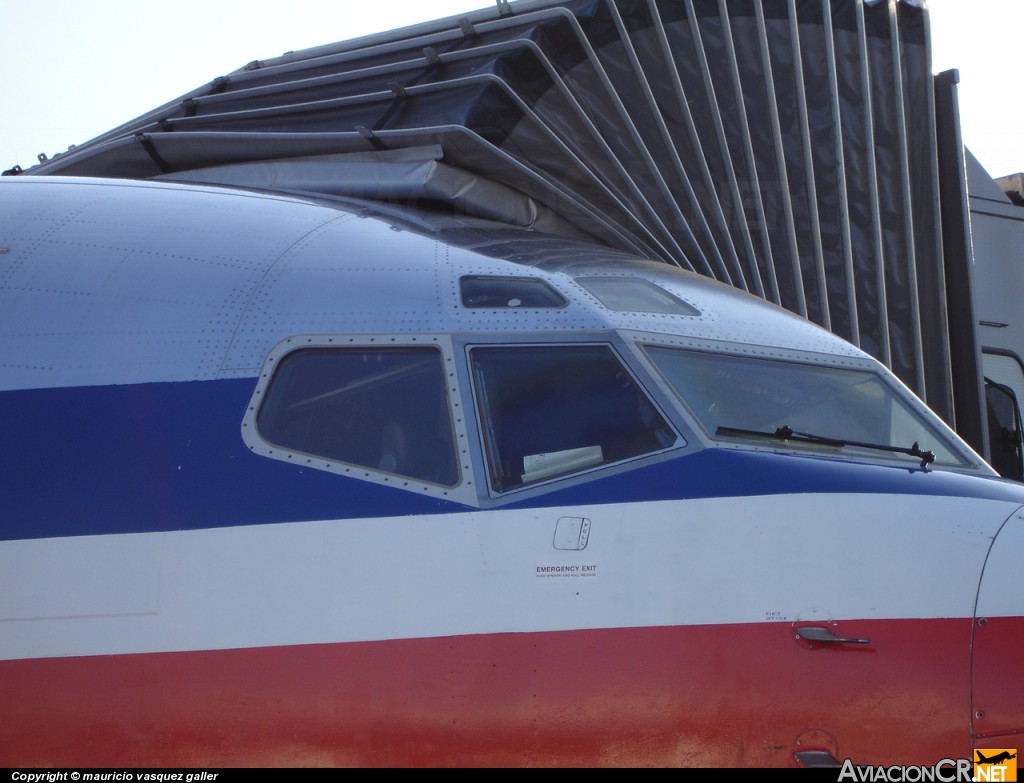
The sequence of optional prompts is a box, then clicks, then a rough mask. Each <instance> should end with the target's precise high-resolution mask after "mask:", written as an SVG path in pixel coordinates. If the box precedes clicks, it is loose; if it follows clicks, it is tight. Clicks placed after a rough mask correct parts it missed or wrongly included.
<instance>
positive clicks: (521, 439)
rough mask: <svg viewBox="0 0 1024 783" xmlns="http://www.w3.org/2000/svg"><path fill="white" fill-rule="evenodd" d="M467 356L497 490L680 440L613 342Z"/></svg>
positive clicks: (479, 351) (489, 349)
mask: <svg viewBox="0 0 1024 783" xmlns="http://www.w3.org/2000/svg"><path fill="white" fill-rule="evenodd" d="M470 360H471V363H472V367H473V374H474V378H475V381H476V394H477V398H478V401H479V405H478V408H479V411H480V417H481V420H482V421H481V429H482V430H483V433H484V440H485V443H486V448H487V462H488V468H489V471H490V477H491V484H492V486H493V487H494V488H495V489H496V490H497V491H499V492H505V491H507V490H510V489H515V488H517V487H521V486H523V485H526V484H531V483H533V482H536V481H541V480H543V479H547V478H551V477H553V476H559V475H563V474H568V473H574V472H579V471H582V470H585V469H588V468H592V467H594V466H597V465H606V464H608V463H612V462H619V461H622V460H625V459H629V458H631V457H636V456H639V455H641V454H648V453H650V452H654V451H659V450H662V449H665V448H667V447H668V446H670V445H672V444H673V443H674V442H675V439H676V436H675V433H674V432H673V431H672V429H671V428H670V427H669V426H668V424H666V423H665V420H664V419H663V418H662V416H661V414H660V413H659V412H658V410H657V409H656V408H655V406H654V404H653V403H652V402H651V401H650V400H649V399H648V398H647V397H646V395H645V394H644V393H643V392H642V391H641V390H640V388H639V387H638V386H637V384H636V383H635V382H634V381H633V379H632V377H631V376H630V375H629V373H628V372H627V371H626V370H625V368H624V367H623V366H622V364H621V363H620V362H619V360H618V358H617V357H616V356H615V354H614V353H613V352H612V350H611V348H609V347H608V346H602V345H575V346H530V347H525V346H502V347H486V348H473V349H472V350H471V351H470Z"/></svg>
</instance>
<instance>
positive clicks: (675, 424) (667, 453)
mask: <svg viewBox="0 0 1024 783" xmlns="http://www.w3.org/2000/svg"><path fill="white" fill-rule="evenodd" d="M579 336H580V339H577V340H573V339H561V340H555V339H549V340H539V341H530V340H524V339H523V338H522V336H521V335H509V336H507V337H504V336H502V335H487V336H486V337H484V338H483V339H480V338H479V337H478V338H476V339H473V338H472V337H467V338H466V339H465V340H464V341H462V343H461V346H460V347H461V352H462V355H463V357H464V362H463V365H464V371H465V373H466V375H465V378H464V381H465V383H466V384H467V385H468V388H469V389H470V390H471V392H472V403H473V407H474V409H475V411H474V415H473V425H474V427H475V428H476V443H477V446H478V451H477V454H478V457H479V460H480V462H479V463H478V466H477V467H478V472H477V475H478V476H480V477H482V478H481V481H480V486H481V487H486V499H487V500H490V501H492V502H493V501H499V502H507V501H511V500H513V499H515V500H518V499H521V498H523V497H524V496H532V495H535V494H542V493H544V492H548V491H550V490H551V488H552V485H558V486H559V487H561V486H572V485H576V484H580V483H584V482H587V481H591V480H592V479H593V476H594V475H595V474H601V475H613V474H615V473H620V472H623V471H627V470H631V469H633V466H634V465H635V463H637V462H638V461H641V460H642V461H645V462H651V463H653V462H658V461H662V460H664V459H670V458H672V457H674V456H676V455H677V453H678V452H679V451H680V450H681V449H684V448H686V447H687V446H688V445H689V441H688V439H687V436H686V435H685V434H684V431H683V429H681V428H680V427H679V421H678V417H677V416H676V415H675V409H674V407H671V406H667V405H666V404H665V403H666V399H665V397H664V395H662V394H658V393H652V390H651V388H650V383H649V381H650V380H654V379H655V378H656V377H657V376H655V375H653V374H651V373H649V374H648V375H647V376H645V375H644V374H641V373H638V372H637V370H636V368H635V367H633V366H632V365H631V363H630V361H629V360H628V359H627V358H626V356H627V355H628V352H626V351H623V350H622V348H621V346H620V345H618V343H620V342H621V338H620V337H619V334H618V332H612V333H608V332H595V333H581V334H580V335H579ZM503 337H504V339H503ZM586 346H595V347H601V348H606V349H608V350H609V351H610V352H611V355H612V356H613V358H614V359H615V361H616V362H617V363H618V365H619V367H620V368H621V369H622V371H623V372H625V373H627V375H628V376H629V378H630V380H631V381H632V382H633V384H634V385H635V387H636V389H637V390H638V392H639V393H640V394H642V395H643V397H644V398H645V399H646V400H647V401H648V402H649V403H650V404H651V405H652V407H653V408H654V410H655V411H656V412H657V414H658V415H659V416H660V417H661V419H662V421H663V422H664V423H665V425H666V426H667V427H668V429H669V431H670V432H671V433H672V435H673V436H674V439H673V441H672V443H670V444H669V445H668V446H665V447H664V448H661V449H657V450H653V451H649V452H644V453H642V454H637V455H635V456H632V457H627V458H625V459H621V460H616V461H615V462H606V463H602V464H599V465H590V466H584V467H581V468H579V469H578V470H570V471H567V472H565V473H559V474H557V475H553V476H551V477H548V478H542V479H538V480H536V481H532V482H529V483H524V484H520V485H518V486H514V487H510V488H508V489H504V490H502V489H498V488H496V487H495V486H494V484H493V481H492V478H491V476H492V473H491V464H490V456H489V455H490V448H491V447H490V444H489V443H488V440H487V435H486V426H487V425H486V422H485V421H484V419H483V415H484V407H483V404H482V401H481V396H480V390H479V387H478V383H477V378H476V372H475V369H474V365H473V360H472V356H471V353H472V351H473V349H476V348H544V349H554V348H560V347H561V348H580V347H586ZM669 400H670V401H672V398H669ZM484 479H485V480H484Z"/></svg>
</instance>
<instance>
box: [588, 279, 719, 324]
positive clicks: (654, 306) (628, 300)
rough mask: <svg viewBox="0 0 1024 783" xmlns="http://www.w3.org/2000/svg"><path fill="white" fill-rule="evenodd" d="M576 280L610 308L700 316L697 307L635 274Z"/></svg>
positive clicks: (622, 310)
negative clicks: (631, 275) (634, 275)
mask: <svg viewBox="0 0 1024 783" xmlns="http://www.w3.org/2000/svg"><path fill="white" fill-rule="evenodd" d="M576 282H577V283H579V284H580V285H581V286H583V288H585V289H586V290H587V291H589V292H590V293H591V294H592V295H593V296H594V297H595V298H596V299H597V301H599V302H600V303H601V304H603V305H604V306H605V307H607V308H608V309H609V310H617V311H619V312H625V313H663V314H665V315H700V310H698V309H697V308H696V307H693V306H692V305H688V304H687V303H686V302H684V301H683V300H682V299H679V298H678V297H676V296H673V295H672V294H670V293H669V292H668V291H666V290H665V289H664V288H662V287H661V286H659V285H655V284H654V283H652V282H651V281H649V280H643V279H641V278H638V277H577V278H576Z"/></svg>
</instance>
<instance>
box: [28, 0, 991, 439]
mask: <svg viewBox="0 0 1024 783" xmlns="http://www.w3.org/2000/svg"><path fill="white" fill-rule="evenodd" d="M955 85H956V79H955V74H944V75H942V76H940V77H933V75H932V73H931V51H930V40H929V23H928V11H927V9H926V8H925V4H924V3H923V2H921V0H569V1H568V2H564V1H563V2H552V1H551V0H517V1H516V2H507V0H498V2H497V3H496V5H494V6H493V7H491V8H487V9H483V10H481V11H478V12H475V13H471V14H467V15H464V16H460V17H452V18H447V19H441V20H438V21H436V22H431V23H426V24H421V25H417V26H414V27H409V28H406V29H401V30H396V31H393V32H388V33H383V34H379V35H374V36H369V37H365V38H360V39H356V40H352V41H346V42H342V43H338V44H333V45H329V46H322V47H318V48H314V49H308V50H305V51H300V52H293V53H288V54H285V55H283V56H281V57H277V58H274V59H268V60H261V61H253V62H251V63H249V64H248V65H246V66H245V67H243V68H241V69H239V70H238V71H235V72H233V73H230V74H227V75H225V76H221V77H218V78H216V79H214V80H213V81H211V82H210V83H208V84H206V85H203V86H202V87H199V88H198V89H196V90H193V91H191V92H189V93H187V94H185V95H183V96H182V97H181V98H179V99H177V100H174V101H172V102H170V103H168V104H166V105H164V106H161V107H160V108H158V109H155V110H153V111H151V112H150V113H148V114H146V115H144V116H142V117H139V118H138V119H136V120H134V121H132V122H129V123H127V124H125V125H122V126H121V127H119V128H116V129H114V130H112V131H110V132H109V133H106V134H104V135H102V136H100V137H98V138H96V139H94V140H92V141H90V142H88V143H86V144H83V145H80V146H78V147H75V148H73V149H72V150H70V151H68V152H66V153H64V154H62V155H59V156H57V157H55V158H53V159H50V160H47V161H45V162H43V163H42V164H41V165H39V166H36V167H34V168H33V169H32V173H33V174H53V175H76V176H98V177H128V178H141V179H156V178H166V179H172V180H176V181H187V182H205V183H218V184H226V185H234V186H242V187H248V188H259V189H269V190H277V191H285V192H292V193H315V194H319V195H321V196H335V197H344V196H358V197H361V198H371V199H378V200H383V201H389V202H401V203H411V204H415V205H416V206H418V207H420V208H426V209H433V210H440V211H447V212H454V213H456V214H458V215H469V216H474V217H479V218H486V219H488V220H496V221H500V222H503V223H509V224H514V225H519V226H528V227H532V228H535V229H538V230H543V231H546V232H551V233H555V234H562V235H565V236H568V237H572V238H576V239H579V238H587V239H589V240H591V241H594V242H598V243H601V244H604V245H608V246H610V247H614V248H617V249H621V250H626V251H631V252H634V253H638V254H641V255H644V256H647V257H651V258H655V259H661V260H663V261H665V262H667V263H671V264H677V265H679V266H681V267H684V268H686V269H690V270H693V271H695V272H698V273H700V274H702V275H706V276H709V277H712V278H715V279H717V280H720V281H722V282H725V283H728V284H730V285H732V286H735V287H737V288H740V289H743V290H745V291H749V292H751V293H753V294H756V295H757V296H760V297H763V298H765V299H767V300H769V301H772V302H774V303H776V304H779V305H781V306H782V307H784V308H787V309H789V310H791V311H793V312H796V313H799V314H800V315H803V316H805V317H807V318H809V319H811V320H813V321H815V322H817V323H819V324H821V325H822V326H824V327H825V328H827V329H829V330H831V331H832V332H834V333H836V334H838V335H840V336H842V337H844V338H846V339H848V340H850V341H851V342H853V343H855V344H856V345H859V346H860V347H861V348H862V349H864V350H865V351H867V352H869V353H871V354H872V355H874V356H875V357H877V358H878V359H879V360H880V361H882V362H883V363H884V364H886V365H887V366H889V367H890V368H891V369H892V370H893V371H894V372H895V373H896V374H897V375H898V376H899V377H900V378H901V379H902V380H903V381H904V382H905V383H907V385H908V386H910V387H911V388H912V389H914V390H915V391H916V392H917V393H918V394H919V395H920V396H921V397H922V398H924V399H925V400H926V401H927V402H928V404H929V405H930V406H931V407H932V408H933V409H934V410H936V412H937V413H939V415H941V416H942V417H943V418H945V419H946V420H947V421H949V422H950V423H951V424H953V425H954V426H955V427H956V428H957V429H958V431H959V432H960V433H961V435H963V436H964V437H965V438H966V439H967V440H968V441H969V442H971V443H972V445H974V446H975V447H976V448H977V449H978V450H979V451H981V452H982V453H986V454H987V453H988V444H987V432H986V429H985V427H984V426H983V424H984V406H983V391H982V380H981V371H980V369H979V353H978V342H977V337H976V335H975V327H974V323H975V318H974V316H973V314H972V313H973V311H972V300H971V287H970V285H971V281H970V275H971V263H972V255H971V254H972V246H971V242H970V232H969V221H970V217H969V209H968V206H967V200H966V198H967V197H966V182H965V174H964V170H965V169H964V160H963V150H962V145H961V143H960V139H959V120H958V115H957V110H956V86H955ZM940 163H941V164H942V165H941V166H940Z"/></svg>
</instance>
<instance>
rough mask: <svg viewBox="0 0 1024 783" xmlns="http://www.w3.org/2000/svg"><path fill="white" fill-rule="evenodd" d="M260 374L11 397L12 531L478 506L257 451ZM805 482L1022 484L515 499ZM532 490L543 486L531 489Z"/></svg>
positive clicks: (801, 464) (6, 406) (705, 466)
mask: <svg viewBox="0 0 1024 783" xmlns="http://www.w3.org/2000/svg"><path fill="white" fill-rule="evenodd" d="M254 386H255V379H241V380H222V381H203V382H186V383H153V384H140V385H131V386H104V387H77V388H63V389H38V390H21V391H8V392H2V393H0V423H2V430H0V432H2V438H3V441H2V442H3V449H2V452H0V476H2V486H3V491H2V492H0V540H13V539H25V538H46V537H53V536H73V535H97V534H109V533H136V532H151V531H165V530H191V529H200V528H211V527H230V526H234V525H253V524H268V523H275V522H292V521H303V520H313V519H352V518H361V517H390V516H403V515H409V514H440V513H453V512H460V511H466V510H468V508H467V507H466V506H464V505H461V504H458V503H453V502H450V501H446V500H443V499H439V498H436V497H432V496H427V495H423V494H417V493H415V492H408V491H404V490H401V489H395V488H392V487H387V486H383V485H380V484H374V483H370V482H365V481H360V480H358V479H352V478H349V477H346V476H341V475H337V474H333V473H328V472H324V471H320V470H314V469H310V468H307V467H303V466H299V465H294V464H289V463H286V462H282V461H279V460H275V459H269V458H266V457H262V456H258V455H256V454H253V453H252V452H250V451H249V449H248V448H247V447H246V446H245V444H244V443H243V442H242V438H241V434H240V427H241V421H242V417H243V414H244V413H245V410H246V406H247V405H248V403H249V399H250V396H251V394H252V391H253V388H254ZM806 492H872V493H893V494H922V495H944V496H960V495H963V496H968V497H984V498H992V499H999V500H1008V501H1015V502H1020V503H1024V486H1021V485H1019V484H1014V483H1010V482H1001V481H993V480H986V479H980V478H976V477H972V476H963V475H958V474H953V473H944V472H941V471H927V472H925V471H920V470H917V469H909V470H908V469H906V468H898V467H893V466H878V465H865V464H863V463H855V462H845V461H839V460H833V459H821V458H813V457H806V456H797V455H791V454H774V453H771V452H763V451H762V452H750V451H740V450H735V449H710V450H694V451H689V450H688V451H683V452H681V453H680V456H679V457H678V458H676V459H671V460H665V461H661V462H656V463H654V464H650V463H648V464H646V465H642V464H638V465H637V467H636V468H635V469H633V470H629V471H622V472H615V473H612V474H610V475H609V474H602V473H601V472H597V473H595V474H594V476H593V479H592V480H590V481H587V482H583V483H575V484H573V485H572V486H565V485H560V484H558V483H553V484H551V485H550V491H548V492H544V493H542V494H534V495H532V497H525V496H520V497H519V499H516V497H515V496H514V495H513V496H510V497H509V498H508V500H509V502H508V504H507V505H506V506H505V507H513V508H526V507H550V506H573V505H583V504H587V505H590V504H600V503H625V502H636V501H642V500H646V501H651V500H674V499H685V498H709V497H719V496H722V497H737V496H744V495H778V494H786V493H806ZM531 494H532V493H531Z"/></svg>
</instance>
